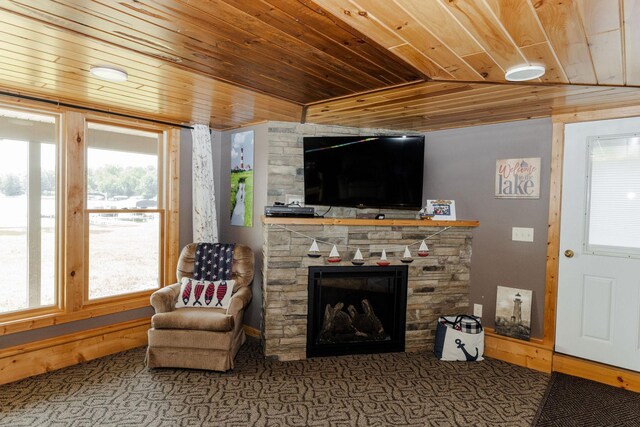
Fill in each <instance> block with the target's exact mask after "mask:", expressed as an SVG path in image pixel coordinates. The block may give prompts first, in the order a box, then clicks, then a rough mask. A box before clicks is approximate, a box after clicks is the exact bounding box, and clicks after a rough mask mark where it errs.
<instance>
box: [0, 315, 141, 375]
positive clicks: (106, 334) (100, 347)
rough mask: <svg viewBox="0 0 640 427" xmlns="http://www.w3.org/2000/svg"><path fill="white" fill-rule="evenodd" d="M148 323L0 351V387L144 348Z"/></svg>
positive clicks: (120, 325) (132, 323)
mask: <svg viewBox="0 0 640 427" xmlns="http://www.w3.org/2000/svg"><path fill="white" fill-rule="evenodd" d="M150 327H151V319H149V318H144V319H137V320H131V321H128V322H122V323H116V324H113V325H109V326H103V327H100V328H95V329H89V330H86V331H82V332H76V333H73V334H67V335H61V336H59V337H54V338H50V339H46V340H42V341H37V342H33V343H27V344H21V345H18V346H15V347H9V348H5V349H0V384H7V383H10V382H13V381H18V380H21V379H24V378H28V377H31V376H34V375H39V374H43V373H45V372H50V371H54V370H57V369H60V368H65V367H67V366H71V365H76V364H79V363H82V362H86V361H89V360H93V359H97V358H99V357H103V356H107V355H109V354H113V353H118V352H121V351H125V350H129V349H132V348H135V347H141V346H144V345H146V344H147V331H148V330H149V328H150Z"/></svg>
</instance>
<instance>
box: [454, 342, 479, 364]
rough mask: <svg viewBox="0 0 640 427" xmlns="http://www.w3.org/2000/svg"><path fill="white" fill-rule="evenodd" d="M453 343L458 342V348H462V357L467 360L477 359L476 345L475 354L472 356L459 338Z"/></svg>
mask: <svg viewBox="0 0 640 427" xmlns="http://www.w3.org/2000/svg"><path fill="white" fill-rule="evenodd" d="M455 343H456V344H458V348H459V349H461V350H462V352H463V353H464V357H466V358H467V362H475V361H476V360H478V354H479V353H478V347H476V355H475V356H472V355H471V354H470V353H469V352H468V351H467V350H466V349H465V348H464V345H465V344H464V343H463V342H462V340H461V339H460V338H456V340H455Z"/></svg>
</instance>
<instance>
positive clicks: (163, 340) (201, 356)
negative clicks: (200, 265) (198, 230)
mask: <svg viewBox="0 0 640 427" xmlns="http://www.w3.org/2000/svg"><path fill="white" fill-rule="evenodd" d="M196 246H197V243H190V244H188V245H187V246H185V247H184V249H183V250H182V252H181V253H180V259H179V260H178V268H177V272H176V274H177V277H178V282H180V281H181V280H182V278H183V277H193V268H194V262H195V251H196ZM231 272H232V277H231V278H232V279H233V280H235V281H236V283H235V287H234V293H233V296H232V297H231V300H230V302H229V306H228V308H227V309H222V308H180V309H177V310H176V309H175V306H176V301H177V299H178V296H179V294H180V283H176V284H174V285H171V286H167V287H165V288H162V289H160V290H159V291H156V292H154V293H153V294H152V295H151V305H152V306H153V308H154V309H155V311H156V314H155V315H154V316H153V317H152V318H151V329H149V347H148V348H147V358H146V362H147V367H149V368H160V367H172V368H191V369H207V370H214V371H227V370H229V369H233V360H234V358H235V356H236V353H237V352H238V350H239V349H240V347H241V346H242V344H244V342H245V340H246V337H245V334H244V330H243V328H242V317H243V315H244V310H245V308H246V307H247V305H248V304H249V302H250V301H251V296H252V293H251V288H250V287H249V286H250V285H251V281H252V280H253V273H254V254H253V251H252V250H251V248H250V247H248V246H245V245H241V244H236V245H235V247H234V251H233V267H232V270H231Z"/></svg>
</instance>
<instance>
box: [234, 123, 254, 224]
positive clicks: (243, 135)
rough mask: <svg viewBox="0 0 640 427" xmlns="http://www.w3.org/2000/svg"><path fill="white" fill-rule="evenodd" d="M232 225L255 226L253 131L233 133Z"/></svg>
mask: <svg viewBox="0 0 640 427" xmlns="http://www.w3.org/2000/svg"><path fill="white" fill-rule="evenodd" d="M230 202H231V203H230V207H231V212H230V214H231V225H239V226H243V227H252V226H253V131H252V130H250V131H246V132H237V133H234V134H232V135H231V200H230Z"/></svg>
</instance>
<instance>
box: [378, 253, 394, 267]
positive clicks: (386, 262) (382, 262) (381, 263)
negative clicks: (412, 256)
mask: <svg viewBox="0 0 640 427" xmlns="http://www.w3.org/2000/svg"><path fill="white" fill-rule="evenodd" d="M376 264H378V265H379V266H381V267H386V266H387V265H389V264H391V263H390V262H389V260H387V252H386V251H385V250H384V249H383V250H382V255H380V259H379V260H378V262H376Z"/></svg>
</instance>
